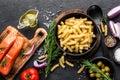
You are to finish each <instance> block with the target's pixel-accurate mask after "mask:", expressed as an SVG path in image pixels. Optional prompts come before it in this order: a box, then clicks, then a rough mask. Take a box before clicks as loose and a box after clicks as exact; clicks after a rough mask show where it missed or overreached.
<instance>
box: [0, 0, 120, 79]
mask: <svg viewBox="0 0 120 80" xmlns="http://www.w3.org/2000/svg"><path fill="white" fill-rule="evenodd" d="M93 4H96V5H99V6H100V7H101V8H102V10H103V12H104V14H106V13H107V12H108V11H109V10H110V9H111V8H113V7H115V6H118V5H119V4H120V0H0V33H2V31H3V30H4V29H5V28H6V27H7V26H8V25H12V26H14V27H16V26H17V25H18V19H19V17H20V16H21V15H22V14H23V13H24V12H25V11H27V10H28V9H31V8H36V9H38V10H39V11H40V13H39V16H38V19H39V25H38V26H37V27H36V28H34V29H22V30H20V31H21V33H23V34H24V35H25V36H26V37H28V38H29V39H31V38H32V37H33V34H34V31H35V30H36V29H37V28H38V27H44V28H45V29H46V30H48V27H47V25H46V24H49V23H50V22H51V20H53V19H54V18H55V17H56V16H57V15H58V14H59V13H60V12H62V11H65V10H69V9H73V8H79V9H84V10H86V9H87V8H88V7H89V6H90V5H93ZM119 17H120V16H118V17H117V18H115V19H113V20H114V21H115V22H117V21H118V22H119V21H120V18H119ZM42 49H43V48H42V46H40V47H39V48H38V50H42ZM38 50H37V51H36V53H35V55H33V56H32V58H31V59H30V60H29V61H28V62H27V63H26V64H25V66H24V67H23V68H22V69H21V70H20V71H19V73H18V74H17V75H16V77H15V78H14V80H19V78H20V73H21V72H22V71H23V70H25V69H27V68H29V67H33V60H35V59H36V58H37V57H38V56H39V55H40V53H39V51H38ZM112 50H113V49H111V50H110V51H109V54H112ZM106 53H108V52H106ZM96 56H102V53H101V47H100V48H99V49H98V51H97V52H96V55H94V56H93V57H96ZM114 67H115V72H116V75H115V80H120V76H119V74H120V65H117V64H114ZM77 69H78V68H77V66H75V67H74V68H70V67H68V66H67V68H66V69H61V68H58V69H56V70H55V72H53V73H51V74H50V75H49V77H48V79H47V80H88V79H87V78H85V72H83V73H82V74H77V73H76V71H77ZM40 76H41V80H45V79H44V77H43V75H40ZM0 80H3V79H2V78H1V77H0Z"/></svg>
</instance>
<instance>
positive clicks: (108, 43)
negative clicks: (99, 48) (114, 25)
mask: <svg viewBox="0 0 120 80" xmlns="http://www.w3.org/2000/svg"><path fill="white" fill-rule="evenodd" d="M116 42H117V41H116V39H115V38H114V37H113V36H107V37H106V38H105V45H106V46H107V47H109V48H112V47H114V46H115V45H116Z"/></svg>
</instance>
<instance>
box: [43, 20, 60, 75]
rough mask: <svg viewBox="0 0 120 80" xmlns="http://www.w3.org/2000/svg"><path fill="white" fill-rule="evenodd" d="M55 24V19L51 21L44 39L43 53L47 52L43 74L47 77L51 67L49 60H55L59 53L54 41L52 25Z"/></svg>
mask: <svg viewBox="0 0 120 80" xmlns="http://www.w3.org/2000/svg"><path fill="white" fill-rule="evenodd" d="M55 25H56V22H55V21H52V23H51V24H50V27H49V31H48V35H47V37H46V39H45V43H44V49H45V53H46V54H47V67H46V68H45V76H46V77H47V76H48V74H49V73H50V69H51V66H52V64H51V62H52V61H53V60H56V57H58V55H59V54H60V49H59V48H58V46H57V44H56V42H55V36H54V27H55Z"/></svg>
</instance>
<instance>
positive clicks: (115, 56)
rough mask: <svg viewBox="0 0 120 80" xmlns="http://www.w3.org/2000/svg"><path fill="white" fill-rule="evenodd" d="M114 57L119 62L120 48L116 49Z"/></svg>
mask: <svg viewBox="0 0 120 80" xmlns="http://www.w3.org/2000/svg"><path fill="white" fill-rule="evenodd" d="M114 58H115V60H116V61H117V62H120V48H118V49H116V51H115V53H114Z"/></svg>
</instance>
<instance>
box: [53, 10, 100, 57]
mask: <svg viewBox="0 0 120 80" xmlns="http://www.w3.org/2000/svg"><path fill="white" fill-rule="evenodd" d="M72 14H79V15H83V16H86V17H87V18H89V20H90V21H92V22H93V24H94V27H96V31H97V34H95V35H97V36H96V40H95V42H94V44H93V45H92V46H91V47H90V48H89V49H88V50H87V51H85V52H83V53H80V54H73V53H71V52H67V51H65V50H63V49H62V47H61V46H60V44H59V43H58V41H57V36H56V35H54V36H55V41H56V43H57V45H58V47H59V48H60V49H61V50H62V51H63V52H65V53H66V54H68V55H70V56H83V55H86V54H87V53H90V52H91V50H92V49H93V48H94V47H95V46H96V45H97V42H98V34H99V35H100V32H99V29H98V26H97V24H96V23H95V21H94V20H93V19H92V18H91V17H90V16H89V15H87V14H85V13H81V12H71V13H67V14H66V15H64V16H62V17H61V18H60V19H59V21H58V22H57V24H56V25H55V27H54V34H56V31H55V30H56V29H57V25H58V24H59V23H60V21H61V20H62V18H63V17H66V16H68V15H72ZM73 17H74V16H73Z"/></svg>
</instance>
